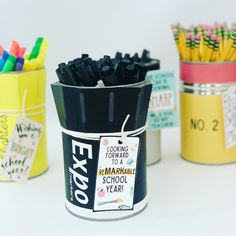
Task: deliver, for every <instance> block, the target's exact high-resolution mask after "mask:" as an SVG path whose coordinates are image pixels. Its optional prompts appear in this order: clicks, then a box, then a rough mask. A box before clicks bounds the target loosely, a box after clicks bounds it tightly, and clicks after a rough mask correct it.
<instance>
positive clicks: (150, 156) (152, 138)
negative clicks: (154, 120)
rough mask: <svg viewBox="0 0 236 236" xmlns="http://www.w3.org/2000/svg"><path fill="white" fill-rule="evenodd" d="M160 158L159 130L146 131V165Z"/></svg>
mask: <svg viewBox="0 0 236 236" xmlns="http://www.w3.org/2000/svg"><path fill="white" fill-rule="evenodd" d="M160 160H161V130H154V131H150V130H149V131H148V132H147V165H148V166H149V165H153V164H155V163H157V162H159V161H160Z"/></svg>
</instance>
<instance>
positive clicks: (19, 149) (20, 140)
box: [0, 116, 43, 181]
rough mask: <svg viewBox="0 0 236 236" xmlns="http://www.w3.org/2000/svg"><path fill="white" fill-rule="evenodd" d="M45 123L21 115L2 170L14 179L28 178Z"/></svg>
mask: <svg viewBox="0 0 236 236" xmlns="http://www.w3.org/2000/svg"><path fill="white" fill-rule="evenodd" d="M42 129H43V125H42V124H40V123H38V122H36V121H33V120H31V119H28V118H24V117H21V116H20V117H19V118H18V119H17V121H16V125H15V128H14V130H13V133H12V136H11V138H10V139H9V142H8V146H7V149H6V151H5V153H4V155H3V159H2V162H1V166H0V168H1V172H2V174H3V175H4V176H5V177H6V178H7V179H8V180H13V181H25V180H26V179H27V178H28V175H29V171H30V169H31V165H32V163H33V160H34V156H35V152H36V150H37V147H38V143H39V140H40V137H41V133H42Z"/></svg>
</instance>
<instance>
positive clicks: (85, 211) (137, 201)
mask: <svg viewBox="0 0 236 236" xmlns="http://www.w3.org/2000/svg"><path fill="white" fill-rule="evenodd" d="M52 91H53V95H54V100H55V104H56V108H57V113H58V117H59V120H60V124H61V126H62V139H63V153H64V171H65V186H66V208H67V209H68V210H69V212H71V213H72V214H73V215H76V216H78V217H82V218H86V219H91V220H117V219H122V218H126V217H130V216H132V215H135V214H137V213H138V212H140V211H141V210H143V209H144V208H145V206H146V205H147V186H146V133H145V132H140V133H137V134H136V135H135V137H137V138H138V139H139V149H138V153H137V165H136V167H135V182H134V187H133V189H130V190H131V191H130V194H131V195H132V207H128V206H127V205H125V204H124V203H121V202H123V200H121V198H123V197H126V196H124V194H123V193H121V196H122V197H121V196H120V197H119V198H118V200H119V201H118V200H117V199H115V200H109V201H103V202H102V204H106V203H109V204H112V207H111V208H112V209H108V208H106V207H104V209H100V210H97V208H96V207H95V205H96V198H97V195H98V196H99V197H100V198H101V199H104V196H106V195H107V194H108V191H107V189H106V188H105V189H100V188H99V189H97V187H96V186H97V182H98V176H99V175H100V174H98V173H99V171H98V170H100V166H99V163H100V162H99V161H100V159H99V158H100V157H99V152H100V150H99V149H101V143H102V142H101V138H102V137H104V136H105V137H110V136H113V137H114V134H117V132H118V133H119V132H120V130H121V127H122V125H123V122H124V120H125V117H126V116H127V114H129V115H130V118H129V119H128V121H127V123H126V125H125V131H132V130H137V129H139V128H140V127H144V126H145V124H146V116H147V109H148V103H149V98H150V94H151V84H150V83H148V82H142V83H139V84H137V86H132V87H131V86H117V87H105V88H96V87H95V88H94V87H93V88H91V87H77V86H67V85H63V84H60V83H54V84H52ZM95 136H96V137H98V138H95ZM115 136H116V135H115ZM118 136H119V135H118ZM75 144H76V145H77V147H76V148H75ZM82 149H83V151H82ZM85 149H87V150H85ZM90 154H91V155H90ZM81 163H83V165H82V164H81ZM77 164H78V165H77ZM112 169H113V168H112ZM108 172H109V171H108ZM108 172H107V174H106V173H105V174H104V177H105V178H106V179H107V177H111V176H110V174H109V173H110V172H109V173H108ZM101 175H103V174H101ZM122 176H123V177H122ZM126 176H127V175H126V174H121V175H120V177H122V178H123V179H125V178H126ZM113 177H114V178H116V177H117V174H114V175H113ZM104 181H105V180H104ZM126 187H127V182H125V183H123V184H122V189H123V188H124V189H126ZM118 191H119V190H118ZM122 191H123V190H122ZM122 191H121V192H122ZM109 196H111V194H110V195H109Z"/></svg>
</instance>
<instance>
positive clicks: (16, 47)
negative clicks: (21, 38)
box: [10, 40, 20, 57]
mask: <svg viewBox="0 0 236 236" xmlns="http://www.w3.org/2000/svg"><path fill="white" fill-rule="evenodd" d="M19 49H20V45H19V43H18V42H17V41H16V40H12V43H11V48H10V54H11V55H13V56H15V57H18V53H19Z"/></svg>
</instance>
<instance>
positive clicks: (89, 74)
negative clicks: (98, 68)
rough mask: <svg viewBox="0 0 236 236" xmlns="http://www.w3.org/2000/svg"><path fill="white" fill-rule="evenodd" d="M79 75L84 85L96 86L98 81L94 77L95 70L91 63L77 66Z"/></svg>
mask: <svg viewBox="0 0 236 236" xmlns="http://www.w3.org/2000/svg"><path fill="white" fill-rule="evenodd" d="M76 73H77V75H78V76H79V80H80V82H81V84H82V85H83V86H96V85H97V81H95V79H94V78H93V71H92V68H91V67H90V65H86V64H80V65H78V66H77V72H76Z"/></svg>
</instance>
